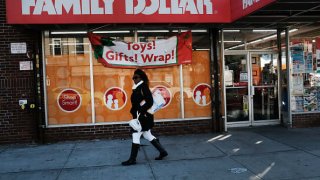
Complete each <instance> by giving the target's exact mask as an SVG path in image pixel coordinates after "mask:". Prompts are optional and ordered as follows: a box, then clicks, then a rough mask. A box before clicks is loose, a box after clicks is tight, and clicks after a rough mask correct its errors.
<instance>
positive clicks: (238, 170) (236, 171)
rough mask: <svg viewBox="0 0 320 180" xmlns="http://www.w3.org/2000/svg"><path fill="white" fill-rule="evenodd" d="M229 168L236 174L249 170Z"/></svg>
mask: <svg viewBox="0 0 320 180" xmlns="http://www.w3.org/2000/svg"><path fill="white" fill-rule="evenodd" d="M229 170H230V171H231V172H232V173H234V174H239V173H243V172H246V171H247V169H246V168H231V169H229Z"/></svg>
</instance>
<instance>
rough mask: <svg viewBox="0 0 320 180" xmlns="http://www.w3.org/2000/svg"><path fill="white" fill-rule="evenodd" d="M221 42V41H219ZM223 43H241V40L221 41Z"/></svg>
mask: <svg viewBox="0 0 320 180" xmlns="http://www.w3.org/2000/svg"><path fill="white" fill-rule="evenodd" d="M219 42H221V41H219ZM223 42H224V43H241V42H242V41H223Z"/></svg>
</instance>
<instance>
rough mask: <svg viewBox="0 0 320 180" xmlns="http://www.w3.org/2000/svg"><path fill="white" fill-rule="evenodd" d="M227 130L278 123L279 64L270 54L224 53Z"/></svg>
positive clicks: (256, 52)
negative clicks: (235, 127) (234, 127)
mask: <svg viewBox="0 0 320 180" xmlns="http://www.w3.org/2000/svg"><path fill="white" fill-rule="evenodd" d="M224 85H225V114H226V117H225V118H226V123H227V126H228V127H233V126H253V125H264V124H279V123H280V121H279V107H280V106H279V95H278V61H277V55H276V54H274V53H273V52H272V51H266V52H262V51H226V52H225V59H224Z"/></svg>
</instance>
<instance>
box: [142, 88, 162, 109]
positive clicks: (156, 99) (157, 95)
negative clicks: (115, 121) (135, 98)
mask: <svg viewBox="0 0 320 180" xmlns="http://www.w3.org/2000/svg"><path fill="white" fill-rule="evenodd" d="M152 98H153V105H152V106H151V108H150V109H148V113H150V114H154V113H155V112H157V111H159V110H160V109H161V108H162V107H163V106H164V105H165V104H166V101H165V100H164V98H163V96H162V95H161V92H160V91H159V90H158V89H157V90H155V91H154V92H153V93H152ZM145 103H146V101H145V100H143V101H141V103H140V105H141V106H143V105H144V104H145Z"/></svg>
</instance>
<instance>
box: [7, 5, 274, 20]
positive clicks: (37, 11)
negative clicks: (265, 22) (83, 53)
mask: <svg viewBox="0 0 320 180" xmlns="http://www.w3.org/2000/svg"><path fill="white" fill-rule="evenodd" d="M274 1H275V0H148V1H146V0H6V10H7V22H8V23H9V24H53V23H54V24H72V23H74V24H76V23H78V24H81V23H230V22H232V21H234V20H236V19H238V18H241V17H243V16H245V15H247V14H249V13H251V12H253V11H255V10H257V9H259V8H261V7H263V6H265V5H267V4H269V3H271V2H274Z"/></svg>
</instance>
